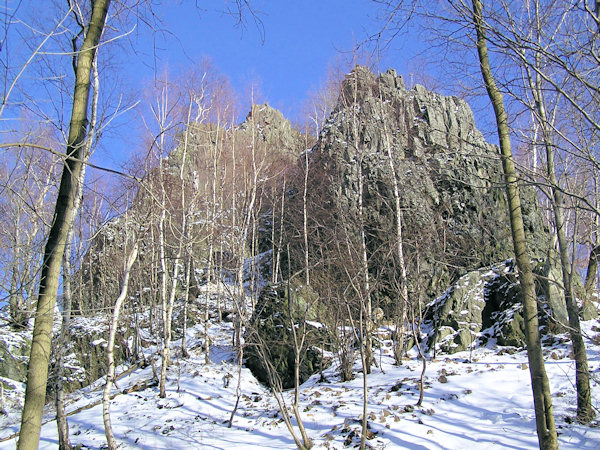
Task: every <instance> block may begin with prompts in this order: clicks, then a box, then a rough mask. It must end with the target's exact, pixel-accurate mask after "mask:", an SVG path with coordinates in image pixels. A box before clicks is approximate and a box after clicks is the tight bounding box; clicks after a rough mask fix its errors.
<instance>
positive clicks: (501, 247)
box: [309, 67, 548, 308]
mask: <svg viewBox="0 0 600 450" xmlns="http://www.w3.org/2000/svg"><path fill="white" fill-rule="evenodd" d="M388 149H390V150H391V159H392V161H391V162H392V164H393V167H394V171H395V173H396V181H397V183H398V187H399V191H400V206H401V211H402V220H403V224H402V225H403V226H402V228H403V243H402V244H403V247H404V253H405V255H406V264H407V271H408V282H409V290H410V292H411V295H413V296H414V295H417V294H423V293H426V296H427V297H428V298H429V299H434V298H436V297H437V296H438V295H440V293H441V292H443V291H444V290H445V289H446V288H447V287H448V286H449V285H450V284H451V283H452V282H453V281H455V280H456V279H458V278H459V277H460V276H462V275H464V274H465V273H466V272H468V271H471V270H475V269H478V268H480V267H482V266H488V265H491V264H493V263H495V262H497V261H503V260H505V259H507V258H508V257H510V256H511V254H512V241H511V235H510V228H509V220H508V216H507V203H506V199H505V192H504V186H503V178H502V167H501V162H500V159H499V155H498V151H497V148H496V147H495V146H493V145H491V144H488V143H487V142H486V141H485V139H484V137H483V135H482V134H481V133H480V132H479V131H478V130H477V128H476V126H475V121H474V118H473V114H472V112H471V109H470V108H469V106H468V105H467V103H466V102H464V101H463V100H461V99H459V98H457V97H445V96H442V95H439V94H436V93H433V92H430V91H428V90H426V89H425V88H424V87H422V86H419V85H417V86H415V87H414V88H412V89H407V88H406V87H405V85H404V82H403V80H402V77H400V76H398V75H397V74H396V72H395V71H393V70H390V71H388V72H386V73H384V74H382V75H380V76H376V75H374V74H373V73H371V72H370V71H369V70H368V69H366V68H364V67H356V68H355V69H354V70H353V71H352V72H351V73H349V74H348V75H347V76H346V79H345V80H344V82H343V83H342V90H341V94H340V97H339V100H338V103H337V106H336V107H335V109H334V111H333V112H332V114H331V116H330V117H329V119H328V120H327V122H326V124H325V126H324V129H323V131H322V133H321V135H320V136H319V139H318V141H317V143H316V145H315V147H314V148H313V149H312V151H311V154H310V169H309V186H310V191H309V196H310V199H309V207H310V208H311V211H310V212H309V220H310V217H315V218H316V219H315V220H314V222H313V223H312V226H313V227H314V228H313V229H314V230H315V232H314V233H312V232H311V233H312V235H316V236H322V240H321V242H319V244H318V245H320V249H321V250H319V251H320V252H321V253H320V254H322V248H323V241H325V242H335V241H340V240H345V242H348V241H353V242H356V239H357V238H356V236H357V231H356V230H357V229H359V228H360V227H361V226H364V228H365V229H366V239H367V246H368V252H369V270H370V272H371V273H372V275H373V278H374V280H376V283H378V286H380V287H378V288H376V289H377V291H376V292H375V297H376V298H381V299H384V298H390V299H391V303H394V297H397V295H395V294H394V293H393V292H392V291H391V290H390V289H389V286H391V285H392V284H393V283H394V282H395V281H394V280H398V267H399V264H398V261H396V260H395V256H394V252H393V251H392V250H390V249H391V248H393V246H394V245H395V242H396V232H395V223H396V216H395V205H394V189H393V178H392V177H393V173H392V170H391V165H390V157H389V153H388ZM359 177H362V183H363V186H362V189H363V197H362V205H363V214H362V217H361V215H360V211H359V198H358V196H359V187H360V186H359ZM523 204H524V220H525V223H526V228H527V231H528V238H529V243H530V246H531V247H532V249H533V251H534V254H536V255H538V256H543V255H544V254H545V252H546V249H547V245H548V237H547V230H545V229H544V226H543V223H542V220H541V214H540V212H539V210H538V207H537V202H536V198H535V193H534V192H533V191H529V190H525V191H524V201H523ZM323 223H326V225H323ZM334 233H337V235H334ZM325 245H330V244H325ZM330 248H331V246H330ZM331 251H332V253H335V252H336V251H338V250H336V249H334V248H331ZM314 253H318V252H316V251H315V252H314ZM380 306H382V307H384V308H386V307H389V306H390V305H385V304H382V305H380Z"/></svg>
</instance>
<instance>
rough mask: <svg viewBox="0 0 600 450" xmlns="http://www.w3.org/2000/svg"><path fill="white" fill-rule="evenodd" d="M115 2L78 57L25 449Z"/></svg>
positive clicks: (36, 411) (34, 431)
mask: <svg viewBox="0 0 600 450" xmlns="http://www.w3.org/2000/svg"><path fill="white" fill-rule="evenodd" d="M109 6H110V0H96V1H95V2H94V5H93V9H92V15H91V18H90V21H89V25H88V30H87V33H86V35H85V38H84V40H83V45H82V47H81V50H80V52H79V55H78V57H77V63H76V70H75V73H76V75H75V91H74V95H73V110H72V112H71V122H70V125H69V136H68V142H67V149H66V154H67V157H68V158H67V159H66V160H65V165H64V168H63V174H62V178H61V181H60V187H59V191H58V198H57V199H56V206H55V209H54V220H53V221H52V227H51V228H50V233H49V235H48V241H47V243H46V248H45V250H44V262H43V266H42V272H41V279H40V288H39V294H38V301H37V308H36V317H35V324H34V328H33V338H32V342H31V355H30V358H29V367H28V372H27V388H26V391H25V404H24V406H23V413H22V416H21V430H20V435H19V443H18V449H19V450H31V449H35V448H37V446H38V443H39V439H40V429H41V424H42V410H43V407H44V404H45V401H46V386H47V383H48V362H49V359H50V349H51V339H52V323H53V319H54V317H53V313H54V306H55V304H56V293H57V291H58V282H59V277H60V268H61V263H62V258H63V254H64V249H65V243H66V240H67V231H68V228H69V227H68V225H69V218H70V216H71V214H72V212H73V209H74V201H75V197H76V195H77V185H76V183H77V180H78V179H79V174H80V172H81V168H82V163H81V155H82V152H83V144H84V142H85V139H86V136H87V125H88V121H87V110H88V103H89V94H90V74H91V69H92V61H93V60H94V57H95V54H96V49H97V47H98V44H99V42H100V37H101V36H102V31H103V29H104V23H105V20H106V16H107V13H108V8H109Z"/></svg>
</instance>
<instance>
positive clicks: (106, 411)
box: [102, 242, 138, 450]
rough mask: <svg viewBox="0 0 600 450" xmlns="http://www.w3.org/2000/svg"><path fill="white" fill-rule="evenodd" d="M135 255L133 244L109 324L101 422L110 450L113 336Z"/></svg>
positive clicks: (111, 436) (135, 246) (112, 448)
mask: <svg viewBox="0 0 600 450" xmlns="http://www.w3.org/2000/svg"><path fill="white" fill-rule="evenodd" d="M137 255H138V243H137V242H135V244H134V245H133V248H132V249H131V252H130V253H129V257H128V258H127V262H126V264H125V270H124V271H123V279H122V280H121V292H120V293H119V297H118V298H117V301H116V302H115V306H114V310H113V316H112V320H111V322H110V331H109V336H108V345H107V348H106V359H107V364H108V373H107V374H106V384H105V385H104V392H103V395H102V420H103V421H104V433H105V435H106V442H107V444H108V448H109V449H110V450H114V449H116V448H117V444H116V442H115V436H114V434H113V431H112V426H111V423H110V390H111V389H112V386H113V384H114V381H115V357H114V349H115V336H116V334H117V327H118V325H119V315H120V313H121V306H122V305H123V302H124V301H125V299H126V298H127V288H128V287H129V274H130V272H131V268H132V267H133V263H135V260H136V259H137Z"/></svg>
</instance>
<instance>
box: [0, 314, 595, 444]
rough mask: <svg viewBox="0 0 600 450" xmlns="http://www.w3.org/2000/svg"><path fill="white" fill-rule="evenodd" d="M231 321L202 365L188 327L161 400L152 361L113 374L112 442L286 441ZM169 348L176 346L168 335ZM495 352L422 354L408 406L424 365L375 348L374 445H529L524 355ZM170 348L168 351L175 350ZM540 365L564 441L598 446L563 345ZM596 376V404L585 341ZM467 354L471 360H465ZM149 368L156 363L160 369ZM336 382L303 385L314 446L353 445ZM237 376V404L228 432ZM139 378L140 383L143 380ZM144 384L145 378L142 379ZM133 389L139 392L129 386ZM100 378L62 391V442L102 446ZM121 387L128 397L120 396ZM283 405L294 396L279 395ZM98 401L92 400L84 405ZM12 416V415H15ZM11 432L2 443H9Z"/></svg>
mask: <svg viewBox="0 0 600 450" xmlns="http://www.w3.org/2000/svg"><path fill="white" fill-rule="evenodd" d="M598 325H599V324H598V323H597V322H596V321H591V322H587V323H585V324H584V326H585V329H586V332H587V334H588V336H593V335H594V334H597V331H593V330H592V327H594V328H595V330H598V328H596V327H598ZM230 327H231V324H228V323H224V324H222V325H218V326H217V325H215V326H213V327H212V329H211V334H212V336H213V339H214V343H215V344H214V345H213V347H212V349H211V361H212V362H211V364H208V365H207V364H205V363H204V354H203V353H202V340H201V339H200V338H199V336H201V334H202V333H201V327H200V326H198V327H194V328H191V329H190V330H189V341H188V342H189V345H190V347H191V348H192V350H191V356H190V357H189V358H188V359H181V358H178V357H176V358H175V362H174V364H173V366H172V367H171V368H170V371H169V382H168V391H167V398H164V399H161V398H159V397H158V388H157V387H156V386H154V385H150V386H149V387H146V388H144V389H141V390H137V389H139V387H140V386H143V385H147V384H148V383H150V381H151V379H152V372H153V369H152V367H151V366H148V367H146V368H143V369H138V370H136V371H134V372H132V373H131V374H130V375H128V376H126V377H123V378H121V379H120V380H119V381H118V389H117V388H115V393H116V394H117V393H118V395H116V396H115V398H114V400H113V401H112V403H111V419H112V424H113V429H114V433H115V436H116V438H117V441H118V442H119V444H120V448H124V449H125V448H144V449H171V450H174V449H184V448H185V449H194V448H209V449H210V448H218V449H234V448H235V449H239V448H267V449H268V448H273V449H282V448H294V447H295V445H294V442H293V440H292V438H291V437H290V435H289V433H288V431H287V429H286V427H285V425H284V423H283V420H282V419H281V414H280V412H279V409H278V407H277V403H276V402H275V400H274V399H273V397H272V396H271V395H270V394H269V392H268V390H267V389H266V388H264V387H263V386H261V385H260V384H259V383H258V382H257V381H256V379H255V378H254V377H253V376H252V374H251V373H250V371H249V370H247V369H245V368H243V369H242V370H241V372H239V370H238V367H237V365H236V364H235V355H234V354H233V352H232V351H231V347H230V342H231V328H230ZM176 344H177V343H176ZM499 350H501V349H498V348H491V347H488V348H479V349H475V350H474V351H473V352H472V354H469V353H468V352H465V353H457V354H454V355H451V356H445V355H441V356H439V357H438V358H437V359H436V360H432V361H429V362H428V364H427V372H426V385H427V388H426V391H425V400H424V402H423V406H422V407H415V406H414V405H415V403H416V400H417V398H418V388H417V386H418V385H417V381H418V378H419V375H420V370H421V361H419V360H417V358H416V357H415V355H412V356H413V357H412V358H411V359H410V360H407V361H406V362H405V363H404V364H403V365H402V366H401V367H398V366H394V365H393V359H392V357H391V349H389V348H386V347H384V348H382V351H381V354H380V355H378V359H379V358H381V365H380V368H374V369H373V372H372V374H370V375H369V377H368V380H369V381H368V384H369V394H368V400H369V425H370V430H371V432H372V434H371V435H370V437H371V439H370V440H369V441H368V445H369V446H370V447H371V448H411V449H425V448H426V449H430V448H444V449H464V448H469V447H471V448H478V449H479V448H514V449H522V448H536V447H537V437H536V434H535V421H534V414H533V401H532V396H531V388H530V380H529V371H528V370H527V365H526V361H527V357H526V354H525V353H524V352H522V351H521V352H516V353H513V354H510V352H507V351H499ZM174 351H175V352H176V354H177V350H176V348H175V349H174ZM545 351H546V354H547V358H546V359H547V365H546V368H547V371H548V375H549V377H550V381H551V385H552V393H553V400H554V408H555V416H556V422H557V426H558V429H559V433H560V437H559V439H560V446H561V448H563V449H566V448H573V449H580V448H600V428H598V427H597V426H581V425H578V424H576V423H573V418H574V416H575V405H576V398H575V390H574V386H573V380H574V363H573V362H572V361H571V360H570V359H569V358H568V352H569V350H568V348H567V347H566V346H565V345H564V344H562V345H557V346H554V347H552V348H547V349H546V350H545ZM588 352H589V360H590V368H591V371H592V373H593V375H594V382H593V392H594V406H595V407H597V408H598V407H600V392H598V390H599V389H600V386H599V383H598V381H599V379H600V352H599V349H598V347H597V346H596V345H594V344H592V343H590V342H588ZM470 358H471V361H472V362H469V359H470ZM157 368H158V367H157ZM355 368H356V371H357V376H356V378H355V379H354V380H353V381H350V382H345V383H342V382H340V379H339V377H338V376H337V370H336V369H337V367H336V364H333V365H332V366H331V367H330V368H328V369H327V370H326V371H325V373H324V375H325V379H326V380H325V381H322V382H320V381H319V375H315V376H313V377H312V378H310V379H309V380H308V381H307V382H306V383H304V385H303V386H302V391H301V392H302V393H301V398H300V401H301V411H302V417H303V420H304V423H305V426H306V428H307V431H308V434H309V436H310V438H312V439H313V441H314V443H315V448H345V447H347V446H354V445H356V444H357V443H358V442H359V436H360V422H359V419H360V416H361V412H362V398H363V392H362V374H361V373H358V372H359V365H357V366H356V367H355ZM238 374H240V376H241V391H240V394H241V397H240V403H239V408H238V410H237V412H236V414H235V417H234V419H233V426H232V427H231V428H228V421H229V418H230V415H231V411H232V410H233V408H234V405H235V402H236V398H237V397H236V387H237V381H238ZM145 383H146V384H145ZM150 384H151V383H150ZM136 386H137V388H136ZM101 391H102V380H99V381H98V382H97V383H95V384H94V385H92V386H89V387H88V388H86V389H84V390H82V391H79V392H77V393H74V394H72V395H71V397H70V398H71V402H70V404H69V406H68V411H78V412H76V413H74V414H72V415H70V416H69V425H70V431H71V442H72V444H74V445H77V444H81V445H82V446H83V447H84V448H86V447H87V448H101V447H102V446H103V445H105V442H106V441H105V437H104V428H103V422H102V406H101V405H100V404H99V401H100V399H101ZM124 392H129V393H124ZM286 395H287V397H286V399H287V401H288V402H289V401H290V399H291V393H287V394H286ZM92 405H95V406H92ZM52 416H53V413H52V411H48V412H47V414H45V418H44V421H45V425H44V426H43V428H42V437H41V442H40V448H42V449H54V448H57V445H58V444H57V443H58V437H57V431H56V422H55V421H53V420H52ZM10 418H12V419H18V411H15V414H13V415H11V416H10ZM4 419H5V421H4V424H5V426H4V427H3V429H2V430H1V431H0V438H4V437H7V436H9V435H11V434H13V433H15V432H16V431H17V430H18V426H19V423H18V420H13V421H12V423H10V424H7V423H6V419H7V418H6V417H5V418H4ZM294 423H295V422H294ZM15 443H16V441H15V439H14V438H13V439H11V440H8V441H4V442H0V449H12V448H14V447H15Z"/></svg>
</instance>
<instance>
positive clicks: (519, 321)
mask: <svg viewBox="0 0 600 450" xmlns="http://www.w3.org/2000/svg"><path fill="white" fill-rule="evenodd" d="M550 268H551V266H550V265H549V264H548V263H547V262H545V261H539V262H538V263H537V264H536V265H535V268H534V271H535V273H536V274H537V275H538V278H537V280H538V283H536V293H537V296H538V298H537V301H538V310H539V311H540V313H539V319H540V326H541V327H542V332H543V333H544V334H549V333H551V334H557V333H564V332H565V331H567V324H568V319H567V311H566V306H565V301H564V295H563V294H562V292H561V291H560V289H558V288H557V285H556V284H554V283H555V281H556V280H554V279H553V278H554V277H555V276H556V273H555V272H556V270H550ZM587 314H588V315H586V316H583V319H584V320H588V319H592V318H594V316H593V315H590V313H589V311H588V312H587ZM524 327H525V324H524V320H523V307H522V304H521V299H520V288H519V284H518V275H517V273H516V269H515V264H514V262H513V260H507V261H504V262H502V263H499V264H494V265H492V266H490V267H484V268H481V269H478V270H473V271H470V272H468V273H467V274H465V275H463V276H462V277H461V278H459V279H458V280H457V281H456V283H454V284H453V285H452V286H450V288H448V290H447V291H446V292H445V293H444V294H442V295H441V296H440V297H438V298H437V299H436V300H434V301H433V302H431V303H430V304H429V305H427V315H426V317H425V328H426V329H428V330H429V333H428V338H427V346H428V348H429V349H430V350H433V348H434V346H435V348H436V350H438V349H439V350H441V351H442V352H445V353H456V352H460V351H464V350H467V349H469V348H470V347H476V346H479V345H482V344H485V343H487V342H488V341H489V340H490V339H494V340H495V342H496V343H497V344H498V345H501V346H512V347H524V346H525V328H524Z"/></svg>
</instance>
